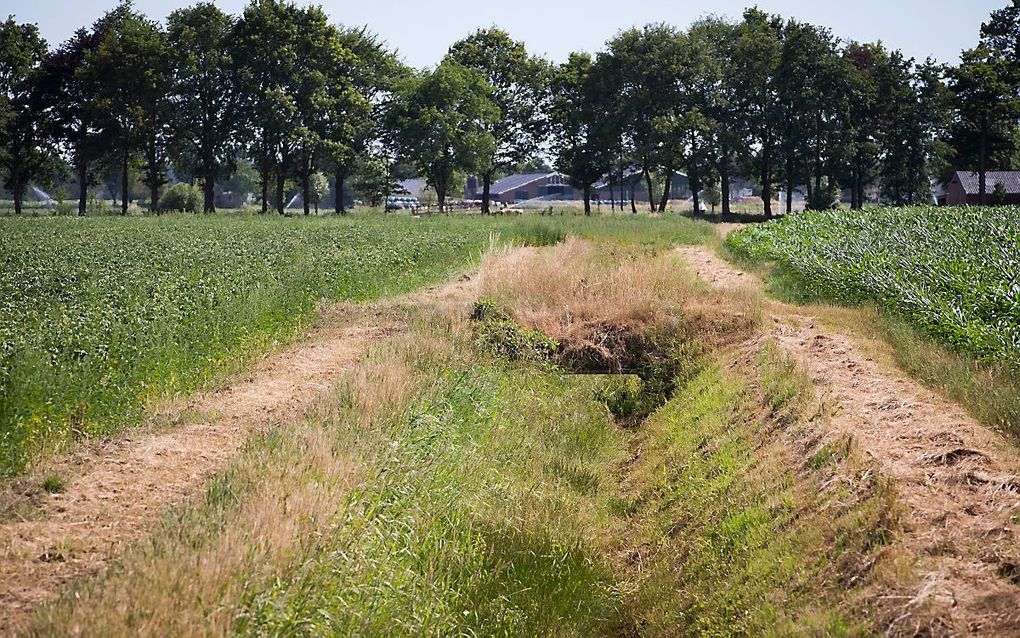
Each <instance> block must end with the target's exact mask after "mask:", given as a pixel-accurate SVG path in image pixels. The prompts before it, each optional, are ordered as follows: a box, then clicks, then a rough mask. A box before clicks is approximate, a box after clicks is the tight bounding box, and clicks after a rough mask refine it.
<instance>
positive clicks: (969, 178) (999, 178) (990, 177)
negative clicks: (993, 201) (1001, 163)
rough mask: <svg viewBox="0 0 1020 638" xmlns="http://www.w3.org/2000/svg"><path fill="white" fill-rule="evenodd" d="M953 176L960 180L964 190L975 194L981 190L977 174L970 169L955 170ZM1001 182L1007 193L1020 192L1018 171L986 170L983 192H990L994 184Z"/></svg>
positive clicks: (1019, 173) (1019, 172) (1019, 174)
mask: <svg viewBox="0 0 1020 638" xmlns="http://www.w3.org/2000/svg"><path fill="white" fill-rule="evenodd" d="M955 177H956V178H957V179H959V180H960V185H961V186H963V190H964V192H966V193H967V194H977V193H979V192H980V191H981V188H980V186H979V183H978V182H979V180H978V174H977V173H975V172H971V171H956V175H955ZM998 182H1002V186H1003V187H1004V188H1005V189H1006V192H1007V193H1011V194H1020V171H987V172H986V173H985V192H988V193H991V192H992V191H994V190H995V185H996V184H997V183H998Z"/></svg>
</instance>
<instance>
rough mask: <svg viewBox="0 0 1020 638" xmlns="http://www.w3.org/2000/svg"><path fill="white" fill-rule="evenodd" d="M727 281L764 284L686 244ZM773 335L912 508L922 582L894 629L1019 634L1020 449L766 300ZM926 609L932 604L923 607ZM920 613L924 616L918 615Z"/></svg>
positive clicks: (712, 276) (710, 278)
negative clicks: (1019, 450)
mask: <svg viewBox="0 0 1020 638" xmlns="http://www.w3.org/2000/svg"><path fill="white" fill-rule="evenodd" d="M678 253H679V254H680V256H681V257H683V258H684V259H685V260H686V261H687V262H688V263H689V264H690V266H691V267H692V269H693V270H694V271H695V272H697V274H698V275H699V277H701V278H702V279H704V280H705V281H706V282H708V283H709V284H710V285H712V286H713V287H715V288H718V289H729V290H736V289H739V288H740V287H747V286H750V287H760V282H758V281H757V280H756V279H755V278H754V277H753V276H751V275H749V274H747V273H742V272H740V271H739V270H736V269H735V268H733V267H732V266H731V265H729V264H728V263H726V262H725V261H723V260H722V259H720V258H718V257H717V256H715V255H714V254H713V253H712V252H711V251H709V250H708V249H706V248H703V247H685V248H681V249H679V250H678ZM765 312H766V315H767V316H768V315H771V318H770V319H767V320H769V321H771V322H772V326H771V328H770V329H769V330H768V331H767V332H768V335H767V338H772V339H774V340H775V341H776V342H777V343H778V344H779V346H780V347H781V348H782V349H783V350H784V351H785V352H786V353H788V354H789V355H790V356H792V357H793V358H794V359H795V360H796V361H798V362H799V363H800V365H801V366H802V369H803V370H805V371H806V372H807V374H808V375H809V377H810V379H811V381H812V383H813V385H814V387H815V390H816V392H817V393H818V394H819V396H820V397H821V398H822V401H823V403H824V404H826V407H827V408H828V411H829V412H830V413H831V414H832V416H831V418H830V419H829V425H828V427H831V428H834V429H835V430H836V431H838V432H840V433H848V434H850V435H852V437H853V439H854V440H855V441H856V443H857V445H858V446H859V447H860V449H861V450H862V451H863V452H864V453H865V454H866V455H867V456H869V457H871V458H872V459H873V460H874V461H875V463H876V464H877V466H878V467H879V468H880V471H881V473H882V474H883V475H884V476H885V477H886V478H888V479H890V480H891V481H892V484H893V486H894V489H895V492H896V495H897V499H898V501H899V502H900V503H901V504H902V505H903V506H904V508H905V512H904V516H905V531H904V533H903V534H902V537H901V538H900V539H899V541H898V542H900V543H901V544H902V545H901V546H902V547H903V548H904V549H905V550H906V551H907V552H908V553H909V555H910V556H911V557H912V558H914V569H915V570H916V573H917V575H918V576H919V581H920V583H921V584H920V586H919V588H917V590H916V591H912V592H908V593H909V594H910V595H908V596H904V597H902V600H899V601H898V604H897V607H898V610H899V613H898V614H897V615H896V617H895V618H894V619H893V620H892V622H891V624H890V625H889V626H888V627H887V631H888V633H890V634H895V635H935V636H941V635H946V636H950V635H952V636H957V635H981V636H1016V635H1020V531H1018V530H1020V452H1018V451H1017V448H1016V445H1015V444H1014V443H1010V442H1009V441H1006V440H1005V439H1004V438H1003V437H1002V436H1001V435H999V434H997V433H995V432H994V431H992V430H990V429H989V428H987V427H985V426H983V425H981V424H980V423H978V422H977V421H975V420H974V419H973V418H971V417H970V416H969V415H968V414H967V413H966V412H965V411H964V410H963V409H962V408H961V407H960V406H958V405H957V404H955V403H953V402H951V401H949V400H947V399H945V398H943V397H941V396H939V395H937V394H935V393H934V392H931V391H930V390H928V389H926V388H924V387H923V386H921V385H920V384H919V383H917V382H915V381H913V380H911V379H909V378H907V377H906V376H905V375H904V374H903V373H900V372H899V371H896V370H889V369H885V368H884V367H882V366H879V365H878V364H877V363H876V362H875V361H873V360H872V359H870V358H869V357H867V356H865V355H864V354H862V352H861V351H860V349H859V348H858V347H857V345H856V344H855V342H854V341H853V339H851V338H850V337H848V336H847V335H844V334H839V333H834V332H827V331H825V330H822V329H819V328H817V327H816V321H815V319H814V317H811V316H807V315H805V314H804V312H805V311H804V309H802V308H794V307H790V306H786V305H784V304H779V303H767V304H766V309H765ZM922 610H924V611H923V612H922ZM919 612H920V613H919Z"/></svg>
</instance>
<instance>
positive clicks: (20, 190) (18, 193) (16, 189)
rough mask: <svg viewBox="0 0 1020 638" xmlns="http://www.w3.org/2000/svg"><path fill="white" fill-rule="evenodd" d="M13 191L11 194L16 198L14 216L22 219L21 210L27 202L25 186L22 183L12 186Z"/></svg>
mask: <svg viewBox="0 0 1020 638" xmlns="http://www.w3.org/2000/svg"><path fill="white" fill-rule="evenodd" d="M19 181H20V180H19ZM11 190H12V193H11V194H12V195H13V196H14V214H15V215H17V216H18V217H20V216H21V209H22V206H23V204H24V201H25V185H24V184H21V183H15V184H12V185H11Z"/></svg>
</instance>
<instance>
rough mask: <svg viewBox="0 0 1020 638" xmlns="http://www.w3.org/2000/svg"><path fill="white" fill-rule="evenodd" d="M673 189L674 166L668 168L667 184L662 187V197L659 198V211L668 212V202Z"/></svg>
mask: <svg viewBox="0 0 1020 638" xmlns="http://www.w3.org/2000/svg"><path fill="white" fill-rule="evenodd" d="M672 190H673V169H672V167H670V168H668V169H667V170H666V184H665V185H664V186H663V188H662V197H661V198H659V212H660V213H665V212H666V204H667V203H669V195H670V191H672Z"/></svg>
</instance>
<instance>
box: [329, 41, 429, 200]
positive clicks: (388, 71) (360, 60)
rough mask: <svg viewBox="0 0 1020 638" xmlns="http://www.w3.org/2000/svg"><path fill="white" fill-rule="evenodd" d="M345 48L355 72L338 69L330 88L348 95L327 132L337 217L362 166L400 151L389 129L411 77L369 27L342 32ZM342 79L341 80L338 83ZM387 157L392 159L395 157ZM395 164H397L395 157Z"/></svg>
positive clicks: (393, 134)
mask: <svg viewBox="0 0 1020 638" xmlns="http://www.w3.org/2000/svg"><path fill="white" fill-rule="evenodd" d="M339 38H340V43H341V45H342V46H343V47H344V48H346V49H347V50H348V51H350V52H351V53H352V54H353V58H352V59H351V62H352V66H350V67H340V66H338V67H334V68H333V69H332V72H333V75H331V76H330V77H331V80H330V81H331V82H332V85H333V86H334V87H337V88H341V89H342V90H343V91H345V92H346V93H344V94H343V95H340V96H338V97H339V98H340V99H339V100H338V102H337V104H338V105H339V106H342V107H343V108H342V109H337V110H336V111H335V113H336V115H337V117H335V118H334V119H332V120H331V122H330V125H329V126H328V128H327V132H326V137H325V144H326V153H327V154H328V155H329V156H330V157H331V158H332V161H333V165H334V167H335V174H336V175H335V176H336V180H335V183H336V204H335V208H336V213H337V214H343V213H344V206H345V193H344V184H345V182H346V181H347V179H348V177H350V176H351V175H352V174H353V173H355V172H360V170H359V169H360V168H361V167H362V166H363V165H364V163H365V162H364V161H362V160H372V163H373V164H375V163H376V162H375V160H380V161H381V160H382V156H383V155H387V153H386V152H385V151H386V149H394V148H396V147H397V146H398V145H397V143H396V137H397V135H398V133H396V132H394V131H392V130H390V128H389V127H388V126H387V124H388V123H391V122H392V118H390V117H389V113H390V111H391V110H392V108H393V105H394V92H395V90H396V87H397V86H398V84H399V83H400V82H401V81H402V80H404V79H406V78H407V77H408V75H409V70H408V68H407V67H406V66H405V65H404V64H403V63H402V62H401V61H400V60H399V59H398V58H397V55H396V54H395V53H393V52H392V51H390V50H389V49H388V48H387V47H386V45H385V43H384V42H383V41H382V40H380V38H379V37H378V36H377V35H375V34H373V33H371V32H369V31H368V30H367V29H366V28H364V27H359V28H341V29H340V32H339ZM337 76H339V77H337ZM388 155H390V156H392V153H389V154H388ZM390 159H391V160H392V159H394V158H393V157H390Z"/></svg>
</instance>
